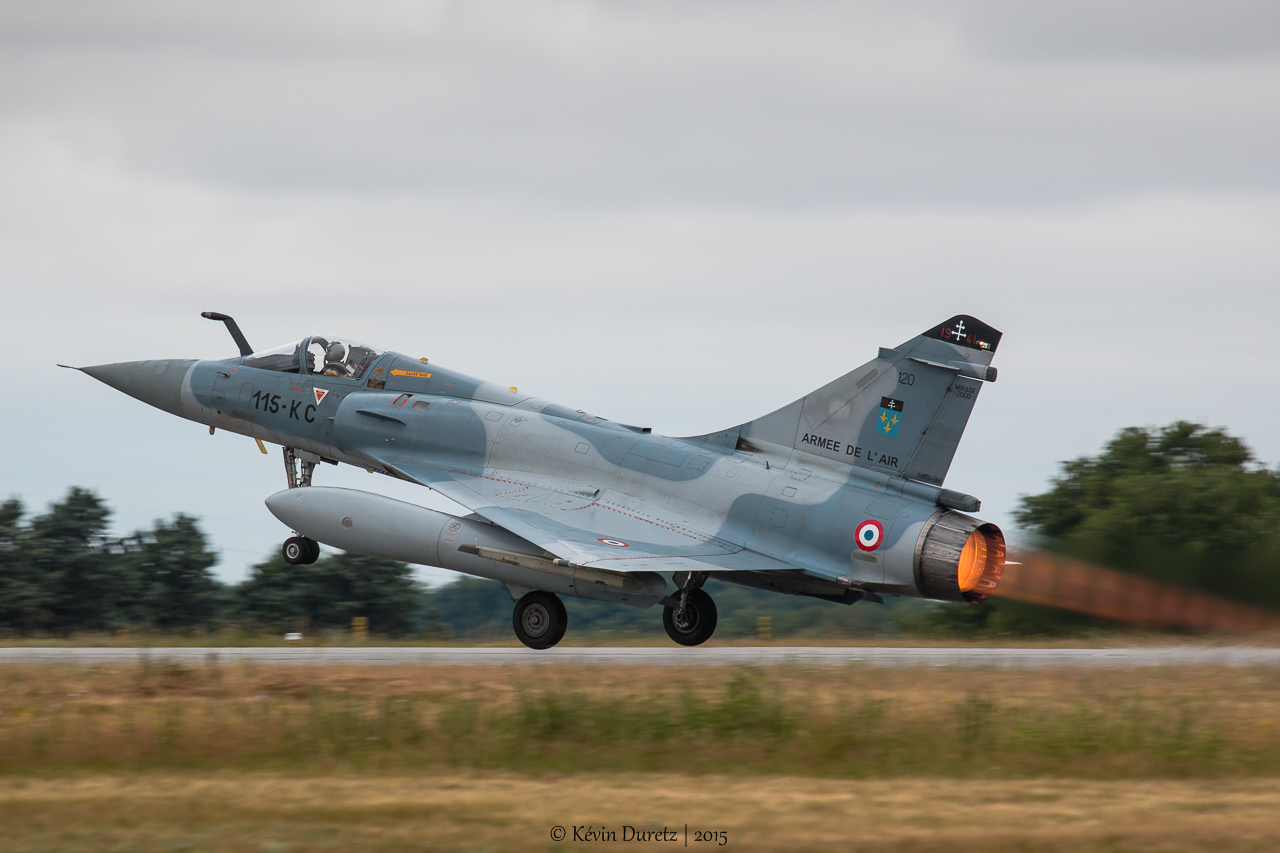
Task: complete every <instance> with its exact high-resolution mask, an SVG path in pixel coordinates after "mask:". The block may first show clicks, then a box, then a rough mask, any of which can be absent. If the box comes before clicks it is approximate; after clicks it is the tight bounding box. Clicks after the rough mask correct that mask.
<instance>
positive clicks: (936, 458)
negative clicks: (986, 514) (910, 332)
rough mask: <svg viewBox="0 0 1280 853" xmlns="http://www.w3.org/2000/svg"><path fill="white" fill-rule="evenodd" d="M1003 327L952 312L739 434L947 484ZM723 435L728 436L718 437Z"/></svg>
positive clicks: (761, 444) (756, 442) (783, 448)
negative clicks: (958, 447) (912, 336)
mask: <svg viewBox="0 0 1280 853" xmlns="http://www.w3.org/2000/svg"><path fill="white" fill-rule="evenodd" d="M1000 337H1001V333H1000V332H998V331H996V330H995V329H993V328H991V327H990V326H988V325H987V324H986V323H983V322H982V321H981V320H977V319H975V318H973V317H970V316H968V315H965V314H961V315H959V316H956V317H952V318H951V319H950V320H948V321H946V322H945V323H940V324H939V325H937V326H934V327H933V328H932V329H929V330H928V331H926V332H924V333H922V334H920V335H917V336H916V337H914V338H912V339H911V340H909V341H907V342H906V343H904V344H902V345H901V346H897V347H894V348H893V349H884V348H882V349H881V350H880V354H879V356H878V357H876V358H875V359H874V360H872V361H870V362H868V363H867V364H864V365H863V366H862V367H859V368H858V369H857V370H854V371H852V372H850V373H847V374H845V375H844V376H842V377H840V378H839V379H837V380H835V381H834V382H831V383H830V384H828V385H824V386H823V387H821V388H819V389H818V390H816V391H814V392H813V393H811V394H808V395H806V396H805V397H803V398H801V399H799V400H796V401H795V402H794V403H791V404H790V405H787V406H784V407H783V408H781V409H779V410H778V411H776V412H773V413H772V414H769V415H765V416H764V417H763V418H759V419H757V420H754V421H751V422H749V423H745V424H743V425H742V426H740V427H738V428H737V430H736V431H735V430H729V431H727V432H725V433H718V434H716V435H715V436H708V437H707V438H708V440H720V441H722V440H724V439H728V438H729V437H731V436H733V435H734V433H735V432H736V433H737V435H736V437H735V438H736V440H737V441H738V442H739V444H740V446H741V445H744V444H745V445H746V446H755V447H757V448H758V449H761V450H766V449H768V450H774V451H777V452H788V453H789V452H790V451H792V450H796V451H803V452H804V453H810V454H814V455H816V456H821V457H825V458H827V459H833V460H838V461H840V462H844V463H846V464H849V465H854V466H858V467H862V468H867V469H870V470H873V471H877V472H882V473H884V474H885V475H887V476H900V477H906V478H908V479H911V480H919V481H921V482H924V483H931V484H933V485H935V486H941V485H942V481H943V480H944V479H946V476H947V469H949V468H950V467H951V460H952V458H953V457H954V456H955V452H956V447H957V446H959V444H960V437H961V436H962V435H963V433H964V428H965V425H966V424H967V423H968V422H969V414H970V412H972V411H973V404H974V402H975V401H976V400H977V398H978V392H979V391H980V390H981V389H982V383H984V382H994V381H995V379H996V369H995V368H994V367H991V358H992V356H993V355H994V354H995V351H996V347H997V346H998V345H999V343H1000ZM722 436H723V438H721V437H722Z"/></svg>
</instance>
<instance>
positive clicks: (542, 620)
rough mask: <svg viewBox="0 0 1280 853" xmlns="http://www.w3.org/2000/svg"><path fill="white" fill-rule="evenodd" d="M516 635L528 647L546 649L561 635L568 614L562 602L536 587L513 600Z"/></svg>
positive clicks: (559, 638) (567, 625) (513, 619)
mask: <svg viewBox="0 0 1280 853" xmlns="http://www.w3.org/2000/svg"><path fill="white" fill-rule="evenodd" d="M511 627H513V628H515V631H516V637H517V638H519V640H520V642H522V643H524V644H525V645H526V646H528V647H529V648H531V649H549V648H551V647H552V646H554V645H555V644H556V643H558V642H560V640H562V639H563V638H564V632H565V631H566V630H567V629H568V628H569V614H568V613H566V612H565V609H564V602H563V601H561V600H560V599H559V598H556V597H555V596H554V595H552V594H551V593H549V592H543V591H542V590H540V589H535V590H534V591H533V592H528V593H525V595H524V596H523V597H522V598H521V599H520V600H519V601H517V602H516V610H515V613H513V614H511Z"/></svg>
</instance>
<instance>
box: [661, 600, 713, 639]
mask: <svg viewBox="0 0 1280 853" xmlns="http://www.w3.org/2000/svg"><path fill="white" fill-rule="evenodd" d="M684 615H685V618H684V619H683V620H682V621H680V622H677V620H676V608H674V607H671V606H667V607H664V608H662V627H664V628H666V629H667V636H668V637H670V638H671V639H673V640H675V641H676V642H677V643H679V644H680V645H682V646H700V645H702V644H703V643H705V642H706V641H707V640H710V639H711V635H712V634H714V633H715V631H716V620H717V618H718V614H717V612H716V603H715V601H714V600H712V598H711V596H710V595H708V594H707V593H706V592H705V591H704V590H701V589H695V590H693V591H692V592H690V593H689V600H688V601H687V602H686V603H685V608H684Z"/></svg>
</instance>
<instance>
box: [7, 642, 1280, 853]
mask: <svg viewBox="0 0 1280 853" xmlns="http://www.w3.org/2000/svg"><path fill="white" fill-rule="evenodd" d="M1277 814H1280V671H1277V670H1275V669H1258V670H1250V669H1214V668H1206V669H1172V668H1168V669H1165V668H1157V669H1144V670H1113V669H1105V670H1096V669H1095V670H1088V671H1081V670H1052V671H1015V672H1010V671H997V670H966V671H960V670H950V669H925V668H921V669H871V668H863V667H847V668H828V667H824V668H821V669H805V668H803V667H798V666H791V667H777V668H769V669H735V668H718V667H698V668H683V667H670V668H669V667H663V668H641V667H632V668H627V669H626V670H617V669H609V668H605V667H590V666H582V667H574V666H556V667H545V668H543V667H516V668H506V667H492V666H482V667H474V668H468V667H459V666H441V667H431V666H414V667H373V668H362V667H263V666H251V665H244V664H222V665H210V666H181V665H176V664H172V663H161V664H151V665H140V666H100V667H99V666H95V667H67V666H17V665H6V666H0V851H4V850H49V851H54V850H68V851H72V850H254V851H266V850H276V851H285V850H297V851H301V850H311V849H343V848H350V847H351V846H352V845H357V846H358V847H359V849H363V850H401V849H414V850H418V849H431V850H434V849H440V850H519V849H533V850H556V849H560V850H569V849H575V848H578V847H581V846H583V845H589V844H597V846H598V842H594V841H592V842H587V841H581V842H575V841H574V840H573V837H572V827H573V826H574V825H581V826H586V825H591V826H594V827H595V828H596V829H600V828H601V827H607V828H609V829H610V830H611V831H615V832H618V833H619V834H620V835H619V837H620V838H621V832H622V831H623V830H622V826H623V825H624V824H630V825H632V826H636V827H641V828H644V827H649V826H653V825H657V826H662V825H664V824H666V825H671V826H675V825H678V826H679V827H680V828H681V830H683V827H684V825H685V824H689V827H690V832H694V831H696V829H698V828H701V829H704V830H710V831H724V832H728V833H729V834H730V835H729V845H727V846H729V847H732V848H734V849H748V850H808V849H833V847H834V848H840V847H843V848H846V849H860V850H890V849H902V850H914V849H922V848H924V847H927V848H928V849H937V850H979V849H981V850H1054V851H1056V850H1082V849H1097V850H1171V851H1172V850H1191V849H1205V850H1208V849H1213V850H1274V849H1280V820H1277V819H1276V817H1275V816H1276V815H1277ZM557 825H560V826H565V827H566V828H567V831H568V833H569V837H568V838H567V839H566V840H564V841H560V842H556V841H553V840H552V839H551V837H550V835H549V833H550V831H551V829H552V827H554V826H557ZM606 846H607V845H606ZM621 846H627V845H626V844H621ZM631 846H634V843H633V844H632V845H631ZM660 846H670V845H660ZM677 846H683V843H682V842H681V843H680V844H679V845H677ZM690 846H704V847H706V846H720V845H718V844H716V843H715V842H702V843H701V844H699V843H696V842H695V841H694V840H692V839H691V840H690Z"/></svg>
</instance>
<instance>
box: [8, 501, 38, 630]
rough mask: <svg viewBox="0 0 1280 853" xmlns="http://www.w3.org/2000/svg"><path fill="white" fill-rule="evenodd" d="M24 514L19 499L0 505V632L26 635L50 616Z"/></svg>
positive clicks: (24, 511) (23, 508)
mask: <svg viewBox="0 0 1280 853" xmlns="http://www.w3.org/2000/svg"><path fill="white" fill-rule="evenodd" d="M25 514H26V509H25V507H23V505H22V501H20V500H18V499H17V498H11V499H10V500H7V501H5V502H4V503H3V504H0V631H15V632H18V633H24V634H25V633H28V632H30V631H33V630H35V629H37V628H39V627H40V625H41V624H42V622H43V621H45V619H46V618H47V613H46V609H45V608H46V598H47V596H46V591H45V588H44V586H43V585H42V584H41V583H40V582H39V577H38V576H37V575H36V574H35V572H34V571H33V569H32V567H31V564H30V562H29V561H28V559H27V553H26V547H25V546H26V535H27V529H26V527H24V526H23V524H22V518H23V516H24V515H25Z"/></svg>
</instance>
